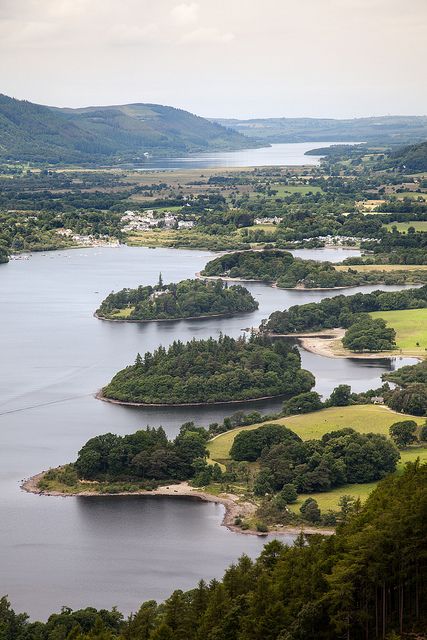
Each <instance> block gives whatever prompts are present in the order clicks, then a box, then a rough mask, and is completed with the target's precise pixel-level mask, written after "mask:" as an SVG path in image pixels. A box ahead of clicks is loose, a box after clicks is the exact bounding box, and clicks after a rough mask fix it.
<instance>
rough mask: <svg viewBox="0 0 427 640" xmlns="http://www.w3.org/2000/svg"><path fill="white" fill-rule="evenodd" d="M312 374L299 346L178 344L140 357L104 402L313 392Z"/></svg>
mask: <svg viewBox="0 0 427 640" xmlns="http://www.w3.org/2000/svg"><path fill="white" fill-rule="evenodd" d="M313 385H314V378H313V376H312V374H311V373H309V372H308V371H305V370H304V369H301V358H300V355H299V352H298V349H297V348H296V347H292V346H290V345H289V344H287V343H286V342H285V341H278V340H274V341H270V340H268V339H267V338H264V337H262V336H259V337H255V336H252V337H251V338H249V339H246V338H244V337H241V338H239V339H237V340H235V339H234V338H231V337H229V336H220V338H219V339H218V340H214V339H213V338H208V339H207V340H194V339H193V340H191V341H190V342H187V343H185V344H184V343H182V342H180V341H176V342H174V343H173V344H172V345H171V346H170V347H169V348H168V349H165V348H164V347H159V348H158V349H156V351H154V352H153V353H146V354H145V356H144V357H143V358H142V357H141V356H139V355H138V357H137V358H136V361H135V364H133V365H131V366H129V367H126V368H125V369H123V370H122V371H119V373H117V374H116V375H115V376H114V378H113V379H112V381H111V382H110V384H108V385H107V386H106V387H105V388H104V389H103V395H104V396H105V397H106V398H111V399H113V400H119V401H123V402H137V403H151V404H192V403H199V402H200V403H210V402H228V401H230V400H248V399H250V398H261V397H264V396H279V395H285V396H288V397H291V396H293V395H296V394H297V393H302V392H304V391H309V390H310V389H311V387H312V386H313Z"/></svg>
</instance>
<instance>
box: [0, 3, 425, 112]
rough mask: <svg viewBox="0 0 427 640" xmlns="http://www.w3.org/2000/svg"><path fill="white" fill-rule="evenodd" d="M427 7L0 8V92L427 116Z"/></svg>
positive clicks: (74, 101) (84, 100)
mask: <svg viewBox="0 0 427 640" xmlns="http://www.w3.org/2000/svg"><path fill="white" fill-rule="evenodd" d="M426 76H427V0H195V1H194V2H193V1H191V0H189V1H188V2H179V1H176V0H0V78H1V83H0V92H3V93H6V94H8V95H12V96H14V97H16V98H25V99H28V100H31V101H34V102H39V103H42V104H51V105H58V106H86V105H93V104H123V103H127V102H155V103H161V104H168V105H173V106H177V107H181V108H184V109H188V110H190V111H192V112H194V113H197V114H199V115H202V116H218V117H240V118H242V117H244V118H246V117H268V116H292V117H296V116H321V117H355V116H368V115H380V114H427V82H426Z"/></svg>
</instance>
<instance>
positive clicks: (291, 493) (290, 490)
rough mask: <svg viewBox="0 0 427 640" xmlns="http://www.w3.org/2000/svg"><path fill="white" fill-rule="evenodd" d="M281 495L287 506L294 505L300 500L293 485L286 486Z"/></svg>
mask: <svg viewBox="0 0 427 640" xmlns="http://www.w3.org/2000/svg"><path fill="white" fill-rule="evenodd" d="M279 495H280V497H281V498H283V500H284V501H285V503H286V504H292V503H293V502H296V501H297V498H298V494H297V490H296V489H295V485H293V484H284V485H283V487H282V490H281V491H280V494H279Z"/></svg>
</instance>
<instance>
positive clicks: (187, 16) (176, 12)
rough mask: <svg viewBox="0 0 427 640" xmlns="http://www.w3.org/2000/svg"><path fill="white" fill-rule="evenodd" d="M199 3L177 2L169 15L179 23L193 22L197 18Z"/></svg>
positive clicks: (184, 24)
mask: <svg viewBox="0 0 427 640" xmlns="http://www.w3.org/2000/svg"><path fill="white" fill-rule="evenodd" d="M198 13H199V5H198V4H197V3H196V2H190V3H186V2H183V3H182V4H177V5H176V6H175V7H174V8H173V9H172V11H171V16H172V18H173V19H174V20H175V22H176V23H177V24H179V25H182V26H186V25H190V24H194V23H195V22H197V20H198Z"/></svg>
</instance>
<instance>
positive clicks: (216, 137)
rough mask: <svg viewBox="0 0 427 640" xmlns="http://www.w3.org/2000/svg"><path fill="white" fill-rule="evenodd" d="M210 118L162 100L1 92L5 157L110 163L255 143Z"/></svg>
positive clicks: (0, 144) (0, 146)
mask: <svg viewBox="0 0 427 640" xmlns="http://www.w3.org/2000/svg"><path fill="white" fill-rule="evenodd" d="M253 146H256V145H254V142H253V141H252V142H251V141H250V140H247V139H246V138H245V137H244V136H242V135H241V134H239V133H236V132H235V131H232V130H231V129H226V128H225V127H223V126H221V125H219V124H216V123H213V122H210V121H209V120H206V119H205V118H200V117H198V116H195V115H193V114H192V113H189V112H188V111H183V110H182V109H175V108H173V107H166V106H162V105H156V104H130V105H118V106H106V107H86V108H83V109H59V108H54V107H46V106H42V105H38V104H34V103H32V102H27V101H25V100H15V99H14V98H10V97H8V96H5V95H0V160H3V161H6V160H11V161H30V162H54V163H56V162H97V161H99V162H105V161H111V162H112V161H117V160H129V161H131V160H138V159H141V158H143V156H144V153H149V154H152V155H158V156H159V155H165V154H170V155H176V154H187V153H192V152H201V151H218V150H231V149H241V148H245V147H253Z"/></svg>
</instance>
